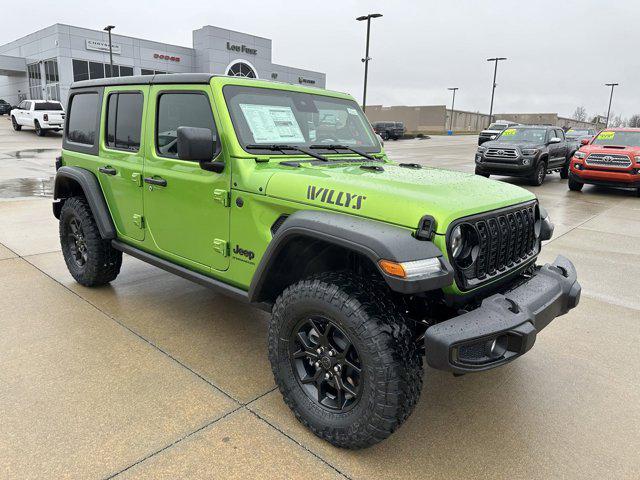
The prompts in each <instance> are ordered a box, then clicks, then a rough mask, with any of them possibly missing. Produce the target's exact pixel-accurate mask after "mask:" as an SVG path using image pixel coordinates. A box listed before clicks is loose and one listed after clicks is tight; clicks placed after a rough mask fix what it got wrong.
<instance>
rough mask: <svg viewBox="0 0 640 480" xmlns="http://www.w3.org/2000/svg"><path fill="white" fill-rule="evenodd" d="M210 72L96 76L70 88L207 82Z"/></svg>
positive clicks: (76, 83) (210, 76) (210, 77)
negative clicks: (96, 77) (94, 78)
mask: <svg viewBox="0 0 640 480" xmlns="http://www.w3.org/2000/svg"><path fill="white" fill-rule="evenodd" d="M216 76H219V75H213V74H212V73H171V74H156V75H134V76H131V77H112V78H98V79H96V80H82V81H80V82H73V83H72V84H71V88H72V89H73V88H87V87H112V86H115V85H170V84H173V83H191V84H208V83H209V82H210V81H211V79H212V78H213V77H216Z"/></svg>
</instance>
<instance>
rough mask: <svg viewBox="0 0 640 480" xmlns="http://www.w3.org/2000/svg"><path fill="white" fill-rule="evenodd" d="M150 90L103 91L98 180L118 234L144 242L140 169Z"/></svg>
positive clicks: (108, 89) (112, 89) (113, 89)
mask: <svg viewBox="0 0 640 480" xmlns="http://www.w3.org/2000/svg"><path fill="white" fill-rule="evenodd" d="M148 98H149V87H137V86H136V87H133V88H127V89H126V90H124V89H122V87H120V89H117V88H113V87H111V88H105V92H104V102H103V103H104V105H103V107H102V109H103V110H102V118H104V119H106V120H105V121H104V122H103V127H102V132H101V135H100V165H99V166H98V172H97V175H98V179H99V181H100V185H101V186H102V191H103V192H104V194H105V199H106V201H107V204H108V205H109V210H110V212H111V217H112V218H113V223H114V224H115V226H116V229H117V230H118V233H119V234H120V235H122V236H124V237H129V238H132V239H134V240H143V239H144V224H143V219H142V217H143V211H142V188H143V187H142V166H143V164H144V145H142V146H141V142H140V140H141V139H142V138H145V135H144V133H145V128H144V126H145V124H146V122H145V110H146V104H147V103H148Z"/></svg>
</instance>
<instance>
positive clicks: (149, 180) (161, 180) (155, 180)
mask: <svg viewBox="0 0 640 480" xmlns="http://www.w3.org/2000/svg"><path fill="white" fill-rule="evenodd" d="M144 183H148V184H151V185H157V186H159V187H166V186H167V181H166V180H165V179H164V178H153V177H145V178H144Z"/></svg>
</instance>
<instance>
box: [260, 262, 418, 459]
mask: <svg viewBox="0 0 640 480" xmlns="http://www.w3.org/2000/svg"><path fill="white" fill-rule="evenodd" d="M365 283H366V284H370V283H371V282H370V281H368V280H365V279H361V278H359V277H356V276H355V275H352V274H350V273H340V272H337V273H325V274H320V275H317V276H314V277H311V278H309V279H306V280H302V281H300V282H298V283H296V284H294V285H291V286H290V287H288V288H287V289H286V290H285V291H284V292H283V293H282V294H281V295H280V296H279V297H278V299H277V300H276V302H275V305H274V308H273V317H272V320H271V325H270V329H269V359H270V360H271V367H272V370H273V375H274V377H275V381H276V383H277V385H278V388H279V389H280V392H281V393H282V395H283V397H284V401H285V402H286V403H287V405H289V407H290V408H291V410H292V411H293V413H294V414H295V416H296V418H297V419H298V420H299V421H300V422H301V423H302V424H303V425H305V426H306V427H307V428H309V429H310V430H311V431H312V432H313V433H314V434H316V435H317V436H318V437H320V438H322V439H324V440H327V441H328V442H330V443H332V444H333V445H335V446H338V447H343V448H353V449H356V448H364V447H368V446H371V445H373V444H375V443H378V442H380V441H382V440H384V439H385V438H387V437H388V436H389V435H391V434H392V433H393V432H394V431H395V430H396V429H397V428H398V427H399V426H400V425H401V424H402V423H403V422H404V420H405V419H406V418H407V417H408V416H409V414H410V413H411V411H412V410H413V408H414V407H415V404H416V402H417V401H418V398H419V397H420V390H421V388H422V374H423V367H422V357H421V355H420V353H419V350H418V348H417V347H418V346H417V344H416V342H415V340H414V334H413V330H412V329H411V328H410V327H409V324H408V321H407V320H406V319H405V318H404V315H403V314H402V312H401V310H400V309H399V308H398V307H397V306H396V305H395V303H394V302H393V300H392V299H391V297H390V295H389V293H388V291H386V290H385V289H384V288H382V287H380V288H366V289H365V287H364V286H363V285H364V284H365Z"/></svg>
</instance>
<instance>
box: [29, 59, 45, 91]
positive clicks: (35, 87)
mask: <svg viewBox="0 0 640 480" xmlns="http://www.w3.org/2000/svg"><path fill="white" fill-rule="evenodd" d="M27 74H28V76H29V98H31V99H32V100H42V86H41V78H42V77H41V75H40V64H38V63H32V64H30V65H27Z"/></svg>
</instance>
